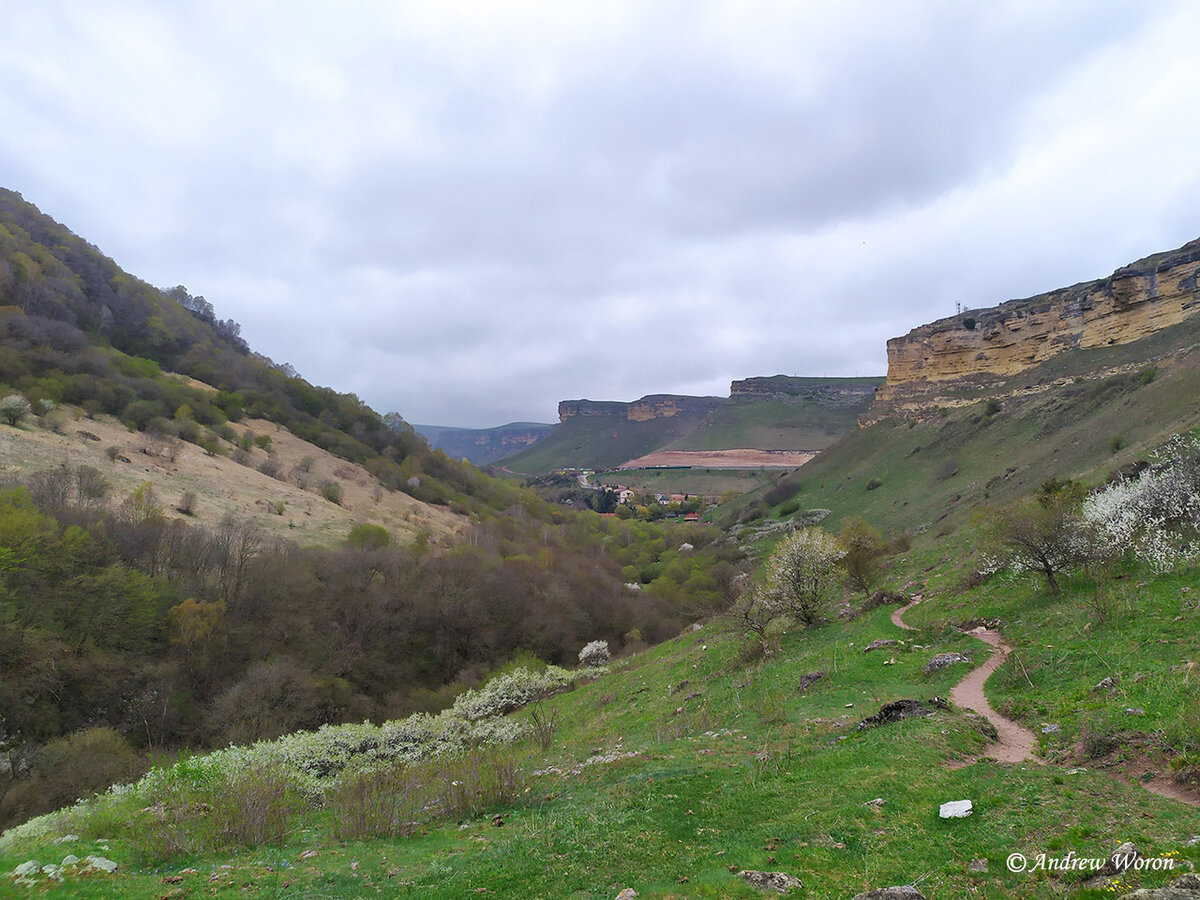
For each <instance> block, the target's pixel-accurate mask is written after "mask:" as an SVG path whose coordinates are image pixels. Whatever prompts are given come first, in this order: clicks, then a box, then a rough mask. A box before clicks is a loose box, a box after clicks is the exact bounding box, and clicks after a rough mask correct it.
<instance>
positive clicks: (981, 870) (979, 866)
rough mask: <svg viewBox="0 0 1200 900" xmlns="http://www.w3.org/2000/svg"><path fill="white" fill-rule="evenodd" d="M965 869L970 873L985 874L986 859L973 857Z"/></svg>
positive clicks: (986, 868) (986, 870)
mask: <svg viewBox="0 0 1200 900" xmlns="http://www.w3.org/2000/svg"><path fill="white" fill-rule="evenodd" d="M967 871H968V872H970V873H971V874H972V875H986V874H987V872H988V861H987V860H986V859H973V860H971V861H970V862H969V863H967Z"/></svg>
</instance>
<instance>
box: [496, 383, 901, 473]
mask: <svg viewBox="0 0 1200 900" xmlns="http://www.w3.org/2000/svg"><path fill="white" fill-rule="evenodd" d="M881 380H882V379H879V378H799V377H793V376H784V375H779V376H774V377H771V378H751V379H747V380H746V381H745V382H735V385H746V386H751V385H752V386H753V389H754V391H753V392H749V390H748V389H744V390H743V392H741V393H737V394H735V395H734V396H732V397H731V398H730V399H729V400H726V401H723V402H721V403H720V405H718V406H717V407H716V408H715V409H714V410H713V411H712V412H711V413H709V414H708V415H696V414H678V415H675V416H671V417H665V418H661V419H651V420H648V421H642V422H633V421H629V420H627V419H625V418H623V417H621V416H583V415H578V416H571V417H569V418H567V419H566V420H565V421H564V422H562V423H561V424H559V425H558V426H556V427H555V429H554V430H553V431H552V432H551V433H550V434H549V435H548V436H547V437H545V438H543V439H542V440H541V441H539V442H538V444H537V446H535V447H532V448H530V449H529V450H526V451H523V452H520V453H516V454H514V455H512V456H510V457H507V458H505V459H504V460H503V461H502V463H501V464H502V465H503V466H504V467H506V468H508V469H511V470H512V471H514V472H522V473H529V474H543V473H545V472H550V471H553V470H555V469H563V468H589V469H605V468H612V467H616V466H619V465H621V464H622V463H624V462H626V461H627V460H631V459H636V458H637V457H640V456H645V455H647V454H649V453H652V452H654V451H656V450H731V449H743V448H749V449H757V450H821V449H824V448H825V447H827V446H829V445H830V444H831V443H832V442H833V441H834V440H836V439H837V437H838V436H839V435H842V434H844V433H845V432H846V431H847V430H849V429H852V428H854V427H856V426H857V424H858V415H859V413H860V412H862V411H863V410H864V409H865V408H866V406H867V402H868V400H869V396H870V390H871V389H872V388H874V386H876V385H877V384H879V382H880V381H881ZM842 392H847V393H848V394H852V396H843V395H842ZM863 392H865V393H863ZM860 394H861V395H860ZM592 405H593V406H597V404H592ZM613 406H614V409H618V408H620V407H621V404H614V405H613Z"/></svg>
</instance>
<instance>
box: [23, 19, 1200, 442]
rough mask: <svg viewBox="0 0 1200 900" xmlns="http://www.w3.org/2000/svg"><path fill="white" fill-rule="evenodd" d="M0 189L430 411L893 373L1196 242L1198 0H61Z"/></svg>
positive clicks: (32, 55) (351, 376)
mask: <svg viewBox="0 0 1200 900" xmlns="http://www.w3.org/2000/svg"><path fill="white" fill-rule="evenodd" d="M10 6H11V8H7V9H6V10H5V13H4V18H5V22H4V35H3V37H0V122H2V123H3V125H2V127H0V183H2V184H3V185H4V186H5V187H9V188H12V189H14V190H17V191H20V192H21V193H22V194H23V195H24V196H25V198H26V199H27V200H29V201H31V202H32V203H34V204H36V205H37V206H39V207H40V208H41V209H42V210H43V211H44V212H46V213H48V214H49V215H51V216H53V217H55V218H56V219H58V220H59V221H61V222H63V223H65V224H66V225H67V226H68V227H70V228H71V229H72V230H73V231H75V232H76V233H78V234H80V235H81V236H83V237H84V238H86V239H87V240H89V241H91V242H92V243H94V244H96V245H97V246H98V247H99V248H100V249H101V250H102V251H104V253H106V254H107V255H109V256H111V257H112V258H113V259H115V260H116V262H117V263H118V264H120V265H121V266H122V267H124V268H125V269H126V270H128V271H130V272H132V273H133V274H135V275H137V276H139V277H141V278H143V279H145V280H147V281H150V282H151V283H153V284H157V285H160V286H168V287H169V286H173V285H176V284H184V285H186V286H187V287H188V289H189V290H191V292H192V293H194V294H203V295H204V296H205V297H207V298H208V300H210V301H211V302H212V303H213V305H214V306H215V308H216V311H217V314H218V315H219V316H221V317H222V318H225V317H232V318H234V319H236V320H237V321H238V322H240V323H241V324H242V333H243V335H244V336H245V337H246V338H247V340H248V341H249V342H250V344H251V346H252V347H253V348H255V349H256V350H259V351H260V352H263V353H265V354H267V355H268V356H270V357H271V358H272V359H274V360H276V361H277V362H288V363H291V364H292V365H294V366H295V367H296V368H297V369H298V370H299V371H300V373H301V374H303V375H304V376H305V377H306V378H308V379H309V380H310V381H313V382H316V383H318V384H327V385H330V386H332V387H335V388H337V389H338V390H342V391H353V392H355V393H357V394H358V395H359V396H360V397H362V398H363V399H364V400H365V401H367V402H368V403H370V404H371V405H372V406H374V407H375V408H377V409H378V410H380V411H381V412H386V411H389V410H396V411H398V412H400V413H401V414H402V415H403V416H404V417H405V418H406V419H408V420H409V421H413V422H421V423H425V424H442V425H464V426H489V425H499V424H502V423H504V422H508V421H514V420H527V421H555V420H556V418H557V415H556V404H557V402H558V401H559V400H560V399H565V398H581V397H587V398H591V399H614V400H632V399H636V398H637V397H640V396H641V395H643V394H648V393H664V392H677V393H691V394H716V395H722V396H725V395H727V394H728V390H729V382H730V380H731V379H734V378H744V377H747V376H752V375H773V374H777V373H784V374H794V375H868V374H883V373H884V371H885V370H886V355H885V347H884V342H885V341H886V340H887V338H889V337H893V336H895V335H899V334H903V333H905V332H907V331H908V330H910V329H911V328H913V327H915V326H917V325H920V324H923V323H925V322H928V321H932V320H934V319H937V318H942V317H944V316H947V315H951V314H953V313H954V307H955V303H956V302H961V303H963V305H964V306H967V307H978V306H991V305H994V304H996V303H999V302H1001V301H1003V300H1006V299H1010V298H1013V297H1024V296H1028V295H1030V294H1035V293H1038V292H1040V291H1044V290H1049V289H1051V288H1055V287H1059V286H1062V285H1066V284H1071V283H1074V282H1077V281H1083V280H1086V279H1089V278H1095V277H1103V276H1105V275H1107V274H1109V273H1110V272H1111V271H1112V270H1113V269H1114V268H1116V267H1117V266H1120V265H1122V264H1124V263H1127V262H1130V261H1132V260H1134V259H1136V258H1138V257H1140V256H1144V255H1146V254H1148V253H1150V252H1154V251H1158V250H1165V249H1170V248H1174V247H1176V246H1178V245H1180V244H1182V243H1185V242H1186V241H1188V240H1191V239H1192V238H1195V237H1198V236H1200V115H1198V111H1200V53H1197V50H1196V39H1197V37H1198V36H1200V4H1196V3H1190V2H1178V3H1172V2H1157V3H1156V2H1139V3H1126V2H1121V3H1116V2H1114V3H1103V2H1097V0H1078V2H1056V0H1037V2H1008V3H1005V2H987V3H984V2H961V0H948V2H896V0H877V2H870V3H856V2H846V0H836V2H835V0H830V2H823V3H816V2H803V3H802V2H796V3H781V2H780V3H771V2H753V0H731V2H710V3H706V2H697V0H686V2H678V3H673V2H650V0H643V2H629V3H627V2H620V0H604V2H597V3H587V2H574V0H547V2H501V0H495V2H448V0H436V2H429V0H422V2H413V3H404V2H379V3H368V2H348V3H332V2H326V0H322V2H313V3H305V2H296V0H289V2H270V0H237V2H219V0H206V2H177V0H172V2H169V3H167V2H147V3H135V2H123V0H107V2H104V3H95V2H91V0H87V2H82V0H81V2H54V0H39V2H37V3H23V4H11V5H10Z"/></svg>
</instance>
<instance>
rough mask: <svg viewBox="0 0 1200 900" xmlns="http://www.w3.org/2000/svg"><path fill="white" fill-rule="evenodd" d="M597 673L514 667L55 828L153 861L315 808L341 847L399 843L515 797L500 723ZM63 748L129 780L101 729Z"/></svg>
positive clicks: (100, 801) (189, 761) (39, 783)
mask: <svg viewBox="0 0 1200 900" xmlns="http://www.w3.org/2000/svg"><path fill="white" fill-rule="evenodd" d="M600 674H603V669H597V668H594V667H593V668H590V669H588V670H587V671H586V672H583V671H577V672H570V671H567V670H565V669H561V668H559V667H557V666H549V667H545V668H542V669H540V670H534V669H528V668H523V667H516V668H513V669H511V670H509V671H506V672H504V673H501V674H499V675H498V676H497V677H495V678H493V679H492V680H490V681H489V682H488V683H487V684H486V685H485V686H484V687H482V688H480V689H478V690H468V691H466V692H465V693H463V694H461V695H460V696H459V697H458V698H457V699H456V700H455V702H454V704H453V705H452V706H450V707H449V708H448V709H446V710H444V711H442V712H441V713H439V714H437V715H429V714H428V713H417V714H414V715H412V716H409V717H407V718H405V719H402V720H396V721H390V722H387V723H384V724H383V725H372V724H370V723H369V722H363V723H360V724H354V725H337V726H329V725H326V726H323V727H321V728H320V729H318V730H316V731H311V732H298V733H293V734H289V735H287V736H285V737H282V738H280V739H278V740H273V741H259V742H257V743H253V744H247V745H242V746H230V747H226V748H224V749H221V750H217V751H215V752H212V753H208V754H206V755H204V756H196V757H191V756H184V757H183V758H181V759H179V760H178V761H176V762H175V763H173V764H171V765H163V766H159V767H157V768H155V769H153V770H152V771H150V772H149V773H148V774H146V775H145V777H143V778H141V779H140V780H136V781H134V782H133V783H130V784H117V785H116V786H114V787H113V788H112V789H111V790H108V791H106V792H103V793H102V794H100V795H98V796H95V797H92V798H90V799H88V800H87V801H86V802H85V803H82V804H80V805H79V806H77V807H75V808H72V809H68V810H65V811H64V812H61V813H59V814H58V815H57V817H56V819H57V826H58V827H63V828H66V829H68V830H72V831H78V832H82V833H84V834H89V835H94V834H98V833H101V832H103V833H105V834H110V835H115V836H118V837H121V838H128V839H131V840H135V841H136V842H137V844H138V845H139V847H140V852H141V854H142V855H143V856H144V858H145V859H146V860H147V861H154V862H157V861H161V860H166V859H170V858H172V857H175V856H178V855H180V854H184V853H200V852H206V851H214V850H224V849H234V848H238V847H246V846H250V847H253V846H258V845H260V844H263V843H268V842H278V841H280V840H282V839H283V838H284V837H285V836H286V835H287V833H288V831H289V830H290V829H291V827H292V826H293V824H294V820H295V819H297V817H299V816H300V815H302V814H303V813H304V812H305V811H306V810H309V809H311V808H313V807H321V806H325V807H327V808H328V809H329V810H330V814H331V817H332V828H333V832H334V834H336V835H337V836H339V837H341V838H350V837H357V838H361V837H367V836H377V835H393V836H394V835H399V834H407V833H409V832H410V831H411V830H412V829H413V828H414V827H416V826H417V825H419V824H420V823H421V822H422V821H423V820H425V819H428V818H430V817H432V816H439V815H453V814H476V813H478V812H479V811H480V810H482V809H484V808H486V807H488V806H491V805H494V804H495V803H497V802H502V801H511V800H513V799H515V797H516V796H517V795H518V794H519V793H520V788H521V787H522V786H523V784H524V777H525V773H524V772H523V771H522V769H521V767H520V766H519V764H518V754H519V749H516V748H514V746H513V745H515V744H518V742H520V741H521V740H522V739H523V738H524V737H526V728H525V726H523V725H521V724H520V723H518V722H517V721H516V720H514V719H511V718H507V714H508V713H511V712H513V711H515V710H518V709H520V708H521V707H523V706H525V705H527V704H529V703H532V702H535V701H540V700H543V699H545V698H547V697H550V696H551V695H553V694H555V693H558V692H560V691H563V690H568V689H570V688H572V687H574V685H575V684H576V682H578V681H579V679H580V677H581V676H583V675H586V676H587V677H589V678H594V677H597V676H598V675H600ZM69 740H70V741H75V742H83V743H86V744H87V745H88V748H89V749H90V750H92V751H93V752H98V753H99V754H100V755H101V760H100V763H99V764H101V765H105V766H106V767H107V768H106V772H107V774H108V775H110V776H117V777H112V778H111V781H112V782H117V781H119V780H121V778H120V776H122V775H123V776H128V775H129V774H130V773H129V772H128V770H121V769H120V762H121V759H122V754H118V755H117V758H116V759H115V760H114V759H109V758H108V757H109V756H110V755H111V753H112V750H113V749H114V742H115V741H117V736H116V735H115V734H114V733H112V732H111V731H110V730H105V729H95V730H93V732H88V733H87V735H86V736H85V737H80V738H76V737H72V738H70V739H69ZM123 755H124V756H129V755H130V751H128V750H127V749H126V750H125V751H124V753H123ZM71 761H72V762H74V764H75V765H76V766H78V765H80V764H81V760H79V759H78V758H73V759H72V760H71ZM95 764H96V763H95V762H94V763H93V765H95ZM55 781H56V779H53V778H50V777H45V776H43V777H41V778H38V779H34V780H33V781H32V782H29V783H28V784H26V785H22V787H21V789H19V792H20V793H30V792H32V791H33V790H38V789H45V788H47V787H53V786H54V784H55ZM110 783H111V782H110ZM55 799H56V803H55V808H57V807H62V806H66V805H68V804H69V803H70V802H71V801H73V800H74V799H75V796H73V795H69V794H66V793H63V792H62V790H59V792H58V794H57V795H56V796H55ZM44 827H49V823H47V822H36V823H32V824H31V825H30V826H29V827H28V828H26V829H17V831H15V832H12V833H11V834H10V836H14V837H15V836H16V835H17V834H19V833H22V832H24V831H30V832H36V831H39V830H40V829H42V828H44Z"/></svg>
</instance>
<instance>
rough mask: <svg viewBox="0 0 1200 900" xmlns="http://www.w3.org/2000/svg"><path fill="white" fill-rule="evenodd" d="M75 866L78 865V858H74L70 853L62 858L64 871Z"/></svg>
mask: <svg viewBox="0 0 1200 900" xmlns="http://www.w3.org/2000/svg"><path fill="white" fill-rule="evenodd" d="M77 865H79V857H78V856H76V855H75V854H74V853H70V854H68V855H67V856H64V857H63V861H62V867H63V868H64V869H65V868H66V867H67V866H77Z"/></svg>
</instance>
